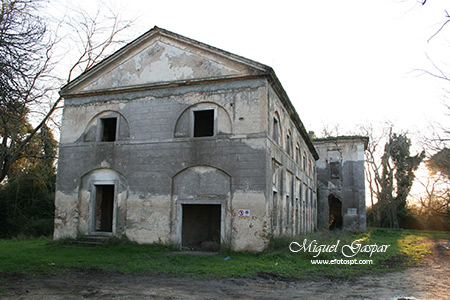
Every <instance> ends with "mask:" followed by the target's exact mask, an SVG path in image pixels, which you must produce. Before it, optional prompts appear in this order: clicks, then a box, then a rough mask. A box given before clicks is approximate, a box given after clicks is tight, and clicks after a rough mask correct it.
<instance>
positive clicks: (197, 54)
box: [54, 27, 360, 251]
mask: <svg viewBox="0 0 450 300" xmlns="http://www.w3.org/2000/svg"><path fill="white" fill-rule="evenodd" d="M60 94H61V96H62V97H63V98H64V101H65V102H64V111H63V117H62V126H61V138H60V148H59V163H58V173H57V174H58V175H57V188H56V189H57V191H56V200H55V207H56V208H55V210H56V211H55V230H54V238H55V239H59V238H64V237H70V238H76V237H78V236H84V235H93V236H98V235H102V236H124V235H125V236H126V237H127V238H129V239H130V240H133V241H137V242H139V243H152V242H157V241H162V242H167V241H172V242H176V243H178V244H179V245H180V246H185V247H189V248H193V249H196V248H199V247H201V245H202V244H204V243H205V242H208V243H215V244H216V245H217V244H219V243H227V244H229V245H231V247H232V249H234V250H242V251H261V250H263V249H264V248H265V247H266V246H267V243H268V238H269V236H270V235H281V234H288V235H296V234H300V233H305V232H311V231H314V230H316V229H317V224H318V223H317V218H318V209H317V205H318V203H317V197H318V196H317V176H316V160H317V159H319V155H318V153H317V152H316V148H315V147H314V145H313V143H312V140H311V139H310V137H309V136H308V134H307V132H306V130H305V128H304V126H303V124H302V122H301V121H300V118H299V116H298V114H297V113H296V111H295V109H294V107H293V105H292V103H291V101H290V100H289V98H288V96H287V94H286V92H285V91H284V89H283V87H282V85H281V83H280V82H279V80H278V79H277V77H276V75H275V73H274V71H273V70H272V69H271V68H270V67H268V66H265V65H262V64H260V63H257V62H254V61H251V60H249V59H246V58H243V57H240V56H237V55H234V54H231V53H228V52H225V51H223V50H220V49H217V48H214V47H211V46H208V45H206V44H203V43H200V42H197V41H195V40H192V39H189V38H186V37H183V36H180V35H178V34H175V33H173V32H170V31H167V30H164V29H161V28H158V27H154V28H153V29H151V30H150V31H148V32H146V33H145V34H143V35H142V36H140V37H139V38H137V39H136V40H134V41H133V42H131V43H129V44H128V45H126V46H124V47H123V48H121V49H120V50H118V51H117V52H115V53H114V54H112V55H111V56H109V57H108V58H106V59H105V60H103V61H102V62H100V63H99V64H98V65H96V66H94V67H93V68H91V69H89V70H88V71H86V72H85V73H83V74H81V75H80V76H79V77H77V78H76V79H74V80H73V81H71V82H70V83H69V84H67V85H66V86H65V87H64V88H63V89H62V90H61V91H60ZM344 164H345V162H344ZM344 169H345V168H344ZM334 195H336V197H341V196H342V195H341V194H339V193H335V194H334ZM339 199H341V198H339ZM344 207H345V206H344ZM358 209H360V208H358ZM319 216H320V213H319ZM346 220H347V219H346V218H345V217H344V223H345V222H346Z"/></svg>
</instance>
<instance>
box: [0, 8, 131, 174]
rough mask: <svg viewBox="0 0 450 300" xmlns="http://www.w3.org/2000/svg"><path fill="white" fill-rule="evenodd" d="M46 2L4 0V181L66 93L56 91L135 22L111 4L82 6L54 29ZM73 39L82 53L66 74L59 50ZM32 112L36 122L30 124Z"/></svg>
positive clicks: (0, 165) (0, 38)
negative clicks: (58, 69)
mask: <svg viewBox="0 0 450 300" xmlns="http://www.w3.org/2000/svg"><path fill="white" fill-rule="evenodd" d="M41 4H42V3H41V2H40V1H36V0H1V11H0V14H1V15H0V21H1V23H0V24H1V25H0V57H1V64H0V65H1V69H0V71H1V74H0V84H1V88H0V91H1V97H2V98H1V102H0V112H1V114H0V143H1V146H0V147H1V148H0V182H1V181H3V180H4V179H5V178H6V177H7V175H8V171H9V170H10V168H11V166H12V164H14V163H15V162H16V161H17V160H18V159H20V158H21V157H22V156H24V155H26V146H27V145H28V144H29V142H30V140H31V139H33V137H34V136H35V135H36V133H37V132H38V131H39V130H40V129H41V128H42V127H43V126H44V125H45V124H46V123H47V122H48V121H49V119H50V118H51V116H52V115H53V114H54V112H55V110H57V109H58V108H59V106H60V103H61V101H62V98H61V97H58V96H56V97H55V95H56V93H55V91H56V90H58V89H60V88H61V87H62V86H63V85H64V84H66V83H68V82H69V81H70V80H72V78H73V76H74V75H76V74H79V73H81V72H84V71H86V70H88V69H90V68H91V67H92V66H93V65H95V64H96V63H98V62H99V61H100V60H102V59H103V58H105V57H106V56H107V54H109V53H110V52H111V51H112V50H113V49H114V46H116V45H120V44H122V43H123V41H121V40H120V39H118V35H119V33H121V32H122V31H124V30H125V29H127V28H129V26H130V24H131V22H122V21H121V20H120V17H119V15H118V14H116V13H114V12H113V11H111V10H108V9H105V7H103V8H102V10H100V8H99V9H98V10H97V11H96V12H95V13H94V14H90V13H89V12H87V11H84V10H82V9H80V10H77V11H71V12H70V13H69V14H66V15H64V17H63V19H61V20H59V21H58V23H57V25H56V27H55V29H54V31H53V32H48V31H47V28H48V23H46V20H44V19H42V18H40V17H38V15H39V11H40V10H41V9H43V6H42V5H41ZM104 12H106V15H105V14H104ZM60 32H64V35H60ZM73 33H74V34H73ZM67 41H70V43H71V44H72V45H75V46H76V47H72V50H74V49H75V50H76V49H78V50H79V53H78V54H75V55H76V56H77V58H76V59H75V61H74V62H73V64H72V65H71V66H70V67H69V70H68V71H67V73H66V74H67V76H65V79H61V78H60V77H59V76H57V75H55V74H54V72H53V71H54V67H55V66H56V65H57V64H58V63H61V57H59V58H58V57H57V55H55V53H57V50H58V47H59V46H60V45H62V44H63V43H64V42H67ZM46 100H48V102H47V106H44V103H45V101H46ZM46 107H47V108H46ZM33 112H34V114H33ZM30 118H33V121H34V123H36V125H35V126H24V124H26V123H27V122H29V121H30ZM30 123H31V122H30Z"/></svg>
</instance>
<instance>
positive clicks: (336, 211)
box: [328, 195, 342, 230]
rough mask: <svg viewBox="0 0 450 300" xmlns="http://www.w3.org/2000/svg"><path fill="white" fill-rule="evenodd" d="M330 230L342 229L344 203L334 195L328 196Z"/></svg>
mask: <svg viewBox="0 0 450 300" xmlns="http://www.w3.org/2000/svg"><path fill="white" fill-rule="evenodd" d="M328 208H329V228H330V230H333V229H342V202H341V200H339V199H338V198H336V197H335V196H334V195H329V196H328Z"/></svg>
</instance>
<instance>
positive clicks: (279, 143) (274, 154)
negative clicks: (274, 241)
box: [267, 87, 317, 235]
mask: <svg viewBox="0 0 450 300" xmlns="http://www.w3.org/2000/svg"><path fill="white" fill-rule="evenodd" d="M268 89H269V102H268V110H267V111H268V114H267V132H268V141H269V147H268V157H269V160H270V161H271V163H269V164H268V170H267V172H268V174H271V175H272V176H271V178H270V179H271V180H270V182H269V183H268V190H267V194H268V195H270V196H269V205H268V210H269V214H268V215H269V224H270V228H271V231H272V233H273V234H275V235H282V234H284V235H295V234H300V233H305V232H311V231H313V230H315V229H316V228H317V225H316V224H317V221H316V216H315V211H316V208H317V200H316V199H317V194H316V190H317V189H316V173H315V159H314V158H313V156H312V153H311V151H310V150H309V149H308V147H307V146H306V142H305V140H304V138H303V137H302V135H301V134H300V132H299V131H298V129H297V128H296V126H295V125H294V123H293V121H292V119H291V118H290V116H289V114H288V112H287V110H286V109H285V107H284V105H283V104H282V102H281V100H280V98H279V97H278V95H277V94H276V93H275V91H274V90H273V89H272V88H271V87H269V88H268ZM274 118H276V119H277V121H278V126H279V128H278V132H279V137H278V139H275V137H274V130H276V129H275V128H274V126H275V123H274V121H273V120H274ZM288 135H289V140H288V138H287V136H288ZM288 141H290V143H288ZM288 148H289V149H288ZM297 149H298V150H297Z"/></svg>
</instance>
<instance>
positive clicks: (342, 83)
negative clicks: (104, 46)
mask: <svg viewBox="0 0 450 300" xmlns="http://www.w3.org/2000/svg"><path fill="white" fill-rule="evenodd" d="M446 1H447V2H448V0H446ZM103 2H104V3H106V4H108V5H109V6H111V7H112V8H113V9H118V10H120V11H121V14H122V17H123V18H125V19H135V22H134V25H133V28H132V30H130V33H129V36H127V37H129V39H130V40H132V39H134V38H136V37H138V36H139V35H141V34H142V33H144V32H146V31H147V30H149V29H151V28H152V27H154V26H155V25H156V26H158V27H161V28H164V29H167V30H169V31H173V32H175V33H178V34H181V35H184V36H186V37H189V38H192V39H194V40H197V41H200V42H203V43H206V44H209V45H211V46H214V47H217V48H220V49H223V50H225V51H228V52H232V53H234V54H237V55H240V56H244V57H246V58H248V59H251V60H254V61H257V62H260V63H263V64H266V65H269V66H271V67H272V68H273V69H274V70H275V73H276V74H277V76H278V78H279V79H280V81H281V83H282V85H283V87H284V89H285V90H286V92H287V94H288V95H289V98H290V100H291V102H292V103H293V104H294V106H295V108H296V110H297V112H298V113H299V116H300V118H301V120H302V121H303V123H304V124H305V126H306V128H307V130H312V131H315V132H316V133H317V134H318V135H320V134H321V132H322V131H323V128H324V127H329V128H334V127H336V126H338V127H339V132H338V134H348V133H354V132H356V131H357V127H358V126H359V125H360V124H368V123H372V124H379V123H382V122H392V123H394V126H395V128H398V130H399V131H408V132H411V133H416V132H420V131H422V132H423V131H424V128H425V127H427V125H428V124H429V122H432V121H439V122H441V123H443V124H448V123H449V121H450V118H449V117H448V115H446V114H445V113H446V109H445V106H444V102H445V101H446V100H445V85H446V83H444V82H443V81H440V80H437V79H436V78H433V77H431V76H429V75H424V74H423V72H422V71H421V70H428V71H435V70H434V67H433V64H435V65H436V66H439V67H440V68H442V69H443V70H445V69H448V70H449V71H450V66H448V65H447V64H448V63H450V57H448V58H447V57H446V53H445V52H448V50H449V47H450V41H449V40H447V37H449V36H450V24H449V26H448V27H447V28H444V30H443V31H442V32H440V34H439V35H437V36H436V37H434V38H432V39H431V41H429V42H427V40H428V39H429V38H430V37H431V36H432V35H433V34H434V33H435V32H436V31H437V30H438V29H439V28H440V26H441V25H442V23H443V22H445V20H446V18H445V15H446V12H445V9H446V6H445V3H444V2H445V0H429V1H427V3H426V5H424V6H422V5H420V4H419V3H418V2H417V0H344V1H336V0H314V1H304V0H303V1H283V0H280V1H265V0H259V1H252V0H246V1H243V0H240V1H235V0H228V1H198V0H197V1H195V0H194V1H171V0H165V1H154V0H127V1H120V0H109V1H107V0H103ZM72 3H76V4H77V5H81V6H82V7H83V9H86V10H90V9H92V10H94V9H95V6H96V3H97V2H96V1H85V0H78V1H72ZM448 6H450V5H449V4H447V7H448ZM447 103H449V101H448V100H447ZM448 126H450V124H448ZM448 126H447V127H448Z"/></svg>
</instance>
